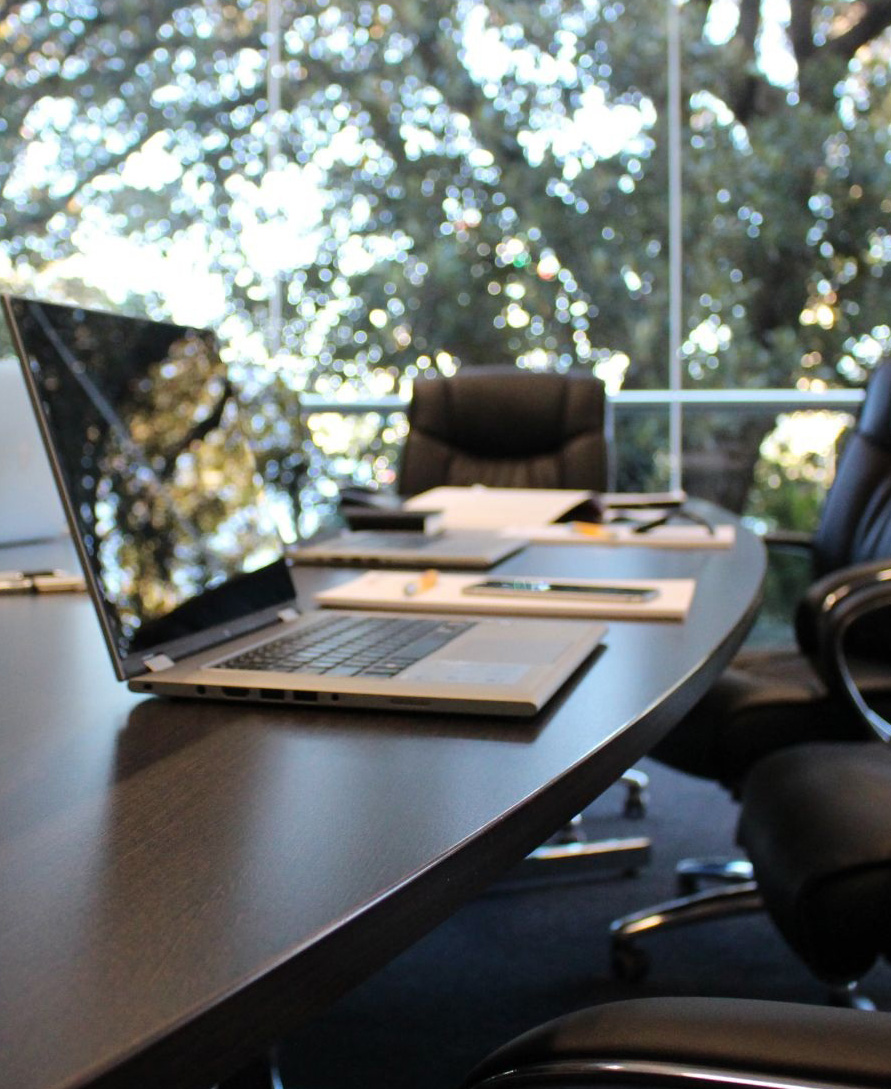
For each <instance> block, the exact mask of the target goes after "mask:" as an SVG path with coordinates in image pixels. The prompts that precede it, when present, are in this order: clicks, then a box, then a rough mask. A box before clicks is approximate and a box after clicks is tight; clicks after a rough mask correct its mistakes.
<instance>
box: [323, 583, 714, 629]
mask: <svg viewBox="0 0 891 1089" xmlns="http://www.w3.org/2000/svg"><path fill="white" fill-rule="evenodd" d="M695 590H696V580H695V579H681V578H677V579H675V578H672V579H585V578H552V577H550V576H546V575H543V576H541V577H536V576H529V575H492V576H489V575H480V574H476V575H467V574H457V573H451V572H449V573H441V572H438V571H424V572H418V571H369V572H367V573H366V574H363V575H359V576H358V577H357V578H355V579H351V580H350V581H349V582H344V583H341V584H340V585H339V586H334V587H332V588H331V589H329V590H323V591H322V592H321V593H319V594H316V597H315V601H316V604H317V605H320V606H333V607H336V608H351V609H352V608H358V609H387V610H389V611H394V612H401V611H408V612H437V613H442V612H448V613H484V614H486V615H489V616H562V617H573V616H574V617H580V618H594V619H614V620H621V619H626V620H683V618H684V617H685V616H686V615H687V612H688V611H689V608H690V603H691V602H692V600H693V594H694V593H695Z"/></svg>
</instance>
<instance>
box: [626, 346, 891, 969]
mask: <svg viewBox="0 0 891 1089" xmlns="http://www.w3.org/2000/svg"><path fill="white" fill-rule="evenodd" d="M768 543H771V542H770V541H769V542H768ZM775 543H776V544H777V545H778V546H779V547H783V548H788V547H794V548H800V549H806V550H807V552H808V553H809V556H810V562H811V572H812V577H813V580H814V581H813V582H812V584H811V586H810V588H809V589H808V590H807V592H806V594H805V595H804V597H803V598H802V600H801V601H800V602H799V605H798V608H797V612H796V616H795V635H796V644H795V646H793V647H789V648H776V647H771V648H769V649H766V650H744V651H742V652H741V653H740V654H739V655H738V656H737V657H736V658H735V659H734V661H733V663H732V664H731V667H730V668H729V669H728V670H726V671H725V673H724V674H722V676H721V677H720V679H719V680H718V682H717V683H716V684H715V685H714V686H713V687H712V688H711V690H710V691H709V692H708V693H707V694H706V696H705V697H704V698H703V699H702V700H701V701H700V703H699V704H697V706H696V707H695V708H694V709H693V711H692V712H691V713H690V714H689V715H688V716H687V717H686V718H685V719H684V720H683V721H682V722H681V723H680V724H679V725H678V726H677V727H675V728H674V729H673V730H672V731H671V733H670V734H669V735H668V736H667V737H666V738H665V739H664V740H663V741H662V742H660V743H659V744H658V745H657V746H656V748H655V749H654V750H653V752H652V755H653V756H654V757H655V758H656V759H658V760H661V761H662V762H664V763H666V764H669V765H670V766H672V767H674V768H677V769H679V770H681V771H685V772H688V773H690V774H693V775H697V776H700V777H703V778H709V779H714V780H717V781H718V782H720V783H722V784H723V785H724V786H725V787H727V788H728V789H729V790H731V791H732V792H733V793H734V794H738V793H739V791H740V790H741V788H742V784H743V783H744V781H745V779H746V776H747V774H748V772H749V770H750V769H751V768H752V767H753V766H754V765H755V764H756V763H757V762H758V761H759V760H760V759H762V758H763V757H765V756H767V755H769V754H770V753H771V752H774V751H776V750H779V749H783V748H787V747H790V746H793V745H799V744H803V743H806V742H811V741H820V740H822V741H857V740H863V739H864V738H866V737H867V736H869V727H868V725H867V720H866V718H865V717H864V716H863V714H862V713H861V712H859V711H858V710H857V708H856V706H855V704H854V702H853V701H852V699H851V698H843V697H842V693H841V689H840V688H839V687H838V686H837V685H835V684H833V683H830V682H829V680H828V678H827V676H826V674H825V669H824V668H822V667H821V666H820V665H819V664H817V663H816V659H817V657H818V656H819V652H818V644H819V641H820V639H821V638H822V637H821V636H820V634H819V622H820V620H821V618H822V617H824V614H825V612H826V610H827V607H828V605H829V604H831V603H833V602H835V601H836V600H837V598H838V595H839V594H840V593H842V592H843V590H844V588H845V587H848V586H851V585H854V584H856V585H860V586H861V587H862V589H863V592H864V593H867V588H868V587H870V586H871V585H872V584H873V582H874V581H875V580H876V578H878V577H879V574H878V573H880V572H881V571H882V570H883V569H884V566H885V562H884V561H885V559H887V558H889V557H891V362H886V363H883V364H882V365H881V366H880V367H879V368H877V370H876V371H875V372H874V373H873V375H872V377H871V379H870V382H869V384H868V386H867V391H866V398H865V400H864V403H863V407H862V410H861V412H860V415H859V419H858V421H857V425H856V427H855V428H854V430H853V431H852V433H851V434H850V435H849V437H848V440H847V443H846V445H845V448H844V451H843V453H842V455H841V458H840V459H839V465H838V470H837V473H836V478H835V481H834V483H833V485H832V487H831V489H830V491H829V493H828V495H827V498H826V502H825V504H824V508H823V511H822V515H821V519H820V524H819V526H818V528H817V531H816V533H815V534H814V535H813V537H811V538H801V537H800V535H794V536H792V537H790V536H789V535H782V534H781V535H779V536H778V538H777V539H776V541H775ZM867 596H868V594H867ZM857 600H858V601H860V602H861V603H863V601H864V598H863V597H860V596H859V595H858V599H857ZM877 624H880V620H878V619H877V618H876V616H875V615H874V616H873V617H872V619H871V620H870V621H869V625H871V626H872V627H873V628H874V627H875V625H877ZM848 637H849V639H850V643H851V645H850V647H849V652H848V654H847V656H846V662H847V665H846V669H847V670H848V671H849V673H850V674H851V676H852V677H853V678H854V679H855V680H856V689H857V691H858V692H860V693H862V694H863V697H864V698H865V699H866V700H867V701H868V702H869V703H870V704H871V705H872V706H874V707H876V708H877V709H878V710H879V711H880V712H882V713H885V714H887V713H891V671H889V669H888V665H887V661H886V660H884V658H883V655H882V653H881V652H882V651H883V650H884V645H883V643H882V642H881V640H880V639H876V638H875V637H873V636H870V635H869V634H868V633H867V632H859V633H858V630H856V628H852V629H851V631H850V632H849V633H848ZM877 650H879V654H878V655H877V654H876V651H877ZM704 883H707V884H709V885H710V886H711V887H706V888H703V887H702V886H703V884H704ZM678 884H679V889H678V891H679V893H680V896H679V897H678V898H677V899H674V900H670V901H667V902H665V903H662V904H657V905H655V906H653V907H649V908H644V909H641V910H640V911H637V912H634V913H632V914H630V915H626V916H624V917H623V918H621V919H617V920H616V921H615V922H614V923H613V926H612V935H613V938H612V941H613V964H614V968H615V971H616V973H617V974H618V975H621V976H624V977H626V978H635V977H640V976H641V975H642V974H643V973H644V972H645V971H646V970H647V957H646V955H645V953H644V952H643V951H642V950H641V949H640V948H639V947H638V946H637V944H636V938H637V937H638V936H639V935H641V934H643V933H645V932H647V933H652V932H654V931H656V930H659V929H661V928H665V927H670V926H678V925H686V924H689V923H694V922H698V921H700V920H705V919H712V918H717V917H722V916H725V915H730V914H736V913H739V912H743V911H752V910H760V907H761V896H760V893H759V891H758V888H757V885H756V883H755V882H754V875H753V873H752V868H751V865H750V864H749V862H748V861H747V860H745V859H732V860H730V861H729V862H728V861H726V860H720V859H684V860H682V861H681V862H680V863H679V865H678Z"/></svg>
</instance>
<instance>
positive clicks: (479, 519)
mask: <svg viewBox="0 0 891 1089" xmlns="http://www.w3.org/2000/svg"><path fill="white" fill-rule="evenodd" d="M593 497H594V493H593V492H586V491H584V490H572V489H568V488H489V487H486V486H485V485H483V484H471V485H470V486H469V487H466V488H458V487H451V486H444V487H441V488H431V490H430V491H427V492H421V493H420V495H413V496H412V497H411V498H410V499H406V500H405V502H404V504H403V507H404V508H405V509H406V510H437V511H441V512H442V525H443V527H444V528H445V529H495V530H500V529H501V528H502V527H503V526H505V525H507V524H508V523H509V522H524V523H525V524H527V525H535V526H543V525H547V524H548V523H549V522H556V521H557V519H558V518H562V517H563V516H564V515H566V514H567V513H568V512H569V511H573V510H575V509H576V508H577V507H579V508H581V507H584V506H585V505H586V504H589V503H591V501H592V499H593Z"/></svg>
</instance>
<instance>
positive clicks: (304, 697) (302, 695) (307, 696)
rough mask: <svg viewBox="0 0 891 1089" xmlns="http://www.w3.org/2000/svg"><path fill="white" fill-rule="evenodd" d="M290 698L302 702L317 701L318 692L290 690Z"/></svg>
mask: <svg viewBox="0 0 891 1089" xmlns="http://www.w3.org/2000/svg"><path fill="white" fill-rule="evenodd" d="M291 699H292V700H301V701H302V702H303V703H318V699H319V694H318V692H292V693H291Z"/></svg>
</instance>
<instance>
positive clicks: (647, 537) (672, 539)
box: [503, 522, 736, 549]
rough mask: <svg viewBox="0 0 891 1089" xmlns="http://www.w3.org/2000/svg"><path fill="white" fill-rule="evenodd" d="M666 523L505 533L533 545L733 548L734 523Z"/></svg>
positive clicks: (517, 529) (564, 524) (570, 524)
mask: <svg viewBox="0 0 891 1089" xmlns="http://www.w3.org/2000/svg"><path fill="white" fill-rule="evenodd" d="M713 528H714V532H713V533H712V532H710V531H709V528H708V526H700V525H688V526H685V525H672V524H668V525H664V526H654V527H653V528H652V529H648V530H647V531H646V532H645V533H637V532H635V527H634V526H633V525H625V524H607V525H599V524H597V523H593V524H589V523H578V522H561V523H558V524H555V525H549V526H507V527H505V529H504V530H503V532H504V534H505V536H508V537H523V538H525V539H526V540H528V541H529V542H530V543H531V544H579V545H613V546H616V545H619V546H621V547H623V548H631V547H634V548H692V549H706V548H732V547H733V544H734V542H735V540H736V527H735V526H732V525H725V526H714V527H713Z"/></svg>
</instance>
